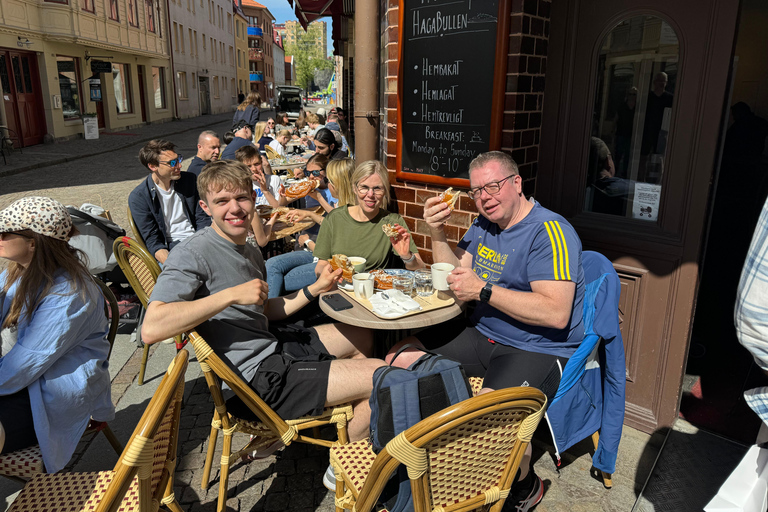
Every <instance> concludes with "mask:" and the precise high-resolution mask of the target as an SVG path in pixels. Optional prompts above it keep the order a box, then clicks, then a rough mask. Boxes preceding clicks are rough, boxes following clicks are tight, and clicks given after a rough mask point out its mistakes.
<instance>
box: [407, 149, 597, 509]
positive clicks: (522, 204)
mask: <svg viewBox="0 0 768 512" xmlns="http://www.w3.org/2000/svg"><path fill="white" fill-rule="evenodd" d="M469 182H470V191H469V195H470V197H471V198H472V199H473V200H474V202H475V205H476V206H477V210H478V212H479V213H480V216H479V217H478V218H477V220H475V222H474V223H473V224H472V226H470V228H469V230H467V232H466V234H465V235H464V237H463V238H462V239H461V240H460V241H459V243H458V245H457V247H456V249H455V250H453V249H451V247H450V245H449V243H448V240H447V238H446V235H445V231H444V226H445V222H446V221H447V220H448V218H449V217H450V216H451V208H450V207H449V206H448V204H447V203H445V202H443V201H442V200H441V198H439V197H433V198H430V199H428V200H427V201H426V202H425V204H424V220H425V221H426V223H427V225H428V226H429V229H430V233H431V236H432V254H433V259H434V261H435V263H437V262H445V263H450V264H452V265H454V266H455V269H454V270H453V271H452V272H451V274H450V275H449V276H448V278H447V281H448V284H449V286H450V289H451V291H452V292H453V294H454V295H455V296H456V298H458V299H459V300H461V301H464V302H467V301H476V302H477V305H476V308H475V312H474V314H473V315H472V317H471V318H470V320H469V322H468V323H467V322H466V320H464V319H463V318H459V319H457V320H455V321H453V322H447V323H445V324H442V325H438V326H435V327H433V328H431V329H427V330H426V331H422V332H421V333H419V334H417V335H416V337H415V338H410V339H407V340H405V341H404V342H411V343H413V342H416V344H420V345H422V346H424V347H426V348H427V349H429V350H432V351H435V352H438V353H440V354H443V355H445V356H447V357H449V358H451V359H454V360H457V361H459V362H461V363H462V365H463V366H464V370H465V371H466V373H467V375H468V376H470V377H472V376H476V377H483V378H484V382H483V386H484V389H483V391H490V390H493V389H500V388H506V387H514V386H532V387H535V388H538V389H540V390H542V392H544V394H545V395H547V396H548V397H549V398H550V399H551V398H552V397H553V396H554V395H555V392H556V391H557V387H558V384H559V382H560V374H561V373H562V367H564V366H565V363H566V362H567V360H568V358H569V357H570V356H571V355H572V354H573V353H574V352H575V350H576V348H577V347H578V345H579V344H580V343H581V340H582V338H583V336H584V326H583V323H582V303H583V300H584V271H583V269H582V266H581V241H580V240H579V237H578V235H577V234H576V232H575V230H574V229H573V227H572V226H571V225H570V224H569V223H568V222H567V221H566V220H565V219H564V218H563V217H561V216H560V215H557V214H556V213H553V212H551V211H549V210H547V209H546V208H544V207H543V206H541V205H540V204H538V203H536V202H535V201H532V200H528V199H526V198H525V196H524V195H523V188H522V178H521V177H520V175H519V173H518V168H517V164H516V163H515V162H514V160H512V158H511V157H509V155H507V154H505V153H502V152H500V151H491V152H489V153H484V154H481V155H479V156H478V157H477V158H475V159H474V160H473V161H472V162H471V163H470V165H469ZM396 348H397V347H396ZM393 350H394V349H393ZM418 355H419V353H418V351H415V352H414V354H412V355H411V356H410V357H409V358H406V360H404V361H403V362H401V361H400V358H398V365H401V364H402V365H405V364H410V362H411V361H413V360H414V359H415V358H416V357H418ZM530 453H531V450H530V446H529V447H528V450H527V451H526V457H525V458H524V459H523V461H522V462H521V465H520V468H521V469H520V471H521V473H520V476H519V479H518V481H517V482H516V483H515V485H513V487H512V489H511V491H510V495H509V497H508V498H507V501H506V502H505V504H504V508H503V510H515V511H527V510H529V509H530V508H532V507H533V506H535V505H536V504H537V503H539V501H541V498H542V496H543V494H544V492H543V485H542V482H541V479H540V478H539V477H538V476H536V475H535V473H534V472H533V470H532V469H530V468H529V465H530Z"/></svg>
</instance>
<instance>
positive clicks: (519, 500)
mask: <svg viewBox="0 0 768 512" xmlns="http://www.w3.org/2000/svg"><path fill="white" fill-rule="evenodd" d="M543 497H544V483H543V482H542V481H541V478H539V477H538V475H536V473H534V472H533V468H531V469H529V470H528V475H526V477H525V478H524V479H523V480H521V481H519V482H515V483H514V484H513V485H512V488H511V489H510V490H509V496H507V500H506V501H505V502H504V506H503V507H501V512H528V511H529V510H531V509H532V508H533V507H535V506H536V505H538V504H539V502H540V501H541V498H543Z"/></svg>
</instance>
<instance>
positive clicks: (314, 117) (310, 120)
mask: <svg viewBox="0 0 768 512" xmlns="http://www.w3.org/2000/svg"><path fill="white" fill-rule="evenodd" d="M306 120H307V124H309V123H312V124H315V123H318V124H319V123H320V118H319V117H317V114H313V113H311V112H310V113H309V114H307V117H306Z"/></svg>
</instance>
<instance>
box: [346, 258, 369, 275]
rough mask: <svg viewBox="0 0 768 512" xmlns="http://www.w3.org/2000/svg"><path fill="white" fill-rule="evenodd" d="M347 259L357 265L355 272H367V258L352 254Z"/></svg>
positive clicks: (354, 265)
mask: <svg viewBox="0 0 768 512" xmlns="http://www.w3.org/2000/svg"><path fill="white" fill-rule="evenodd" d="M347 261H349V262H350V263H351V264H352V266H353V267H355V272H358V273H360V272H365V262H366V259H365V258H362V257H360V256H350V257H349V258H347Z"/></svg>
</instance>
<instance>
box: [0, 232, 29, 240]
mask: <svg viewBox="0 0 768 512" xmlns="http://www.w3.org/2000/svg"><path fill="white" fill-rule="evenodd" d="M8 235H16V236H20V237H21V238H32V237H31V236H29V235H24V234H21V233H17V232H15V231H6V232H5V233H0V242H4V241H5V240H7V239H8Z"/></svg>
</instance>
